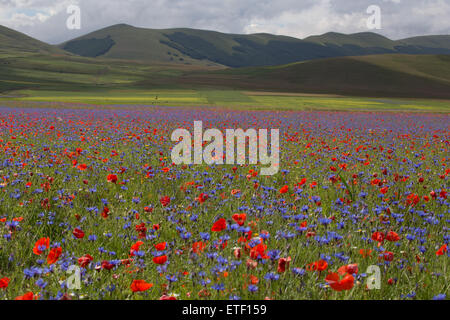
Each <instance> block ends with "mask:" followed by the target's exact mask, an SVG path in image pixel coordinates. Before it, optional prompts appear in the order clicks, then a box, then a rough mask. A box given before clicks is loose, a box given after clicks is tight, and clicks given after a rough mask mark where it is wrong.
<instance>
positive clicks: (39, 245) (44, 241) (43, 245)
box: [33, 237, 50, 255]
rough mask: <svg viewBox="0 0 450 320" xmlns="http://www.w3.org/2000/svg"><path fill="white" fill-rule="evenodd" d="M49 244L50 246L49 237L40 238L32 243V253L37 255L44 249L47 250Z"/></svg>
mask: <svg viewBox="0 0 450 320" xmlns="http://www.w3.org/2000/svg"><path fill="white" fill-rule="evenodd" d="M49 246H50V238H48V237H47V238H40V239H39V240H38V241H36V243H35V244H34V248H33V253H34V254H37V255H40V254H42V253H43V252H44V251H45V250H47V249H48V247H49Z"/></svg>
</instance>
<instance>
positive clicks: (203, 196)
mask: <svg viewBox="0 0 450 320" xmlns="http://www.w3.org/2000/svg"><path fill="white" fill-rule="evenodd" d="M208 198H209V196H208V195H207V194H206V193H203V192H202V193H200V195H199V196H198V198H197V201H198V202H200V203H203V202H205V201H206V200H208Z"/></svg>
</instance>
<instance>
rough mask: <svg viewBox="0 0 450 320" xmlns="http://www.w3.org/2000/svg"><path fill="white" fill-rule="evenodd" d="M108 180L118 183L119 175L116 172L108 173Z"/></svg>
mask: <svg viewBox="0 0 450 320" xmlns="http://www.w3.org/2000/svg"><path fill="white" fill-rule="evenodd" d="M106 180H107V181H108V182H112V183H116V182H117V176H116V175H115V174H108V176H107V177H106Z"/></svg>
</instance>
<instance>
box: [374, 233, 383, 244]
mask: <svg viewBox="0 0 450 320" xmlns="http://www.w3.org/2000/svg"><path fill="white" fill-rule="evenodd" d="M372 240H373V241H378V242H383V241H384V233H382V232H379V231H377V232H374V233H373V234H372Z"/></svg>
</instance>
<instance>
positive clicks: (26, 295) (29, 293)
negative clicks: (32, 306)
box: [14, 291, 34, 300]
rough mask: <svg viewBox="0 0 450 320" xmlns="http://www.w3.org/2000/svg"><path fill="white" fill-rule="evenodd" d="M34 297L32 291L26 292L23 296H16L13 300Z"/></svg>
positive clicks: (31, 298)
mask: <svg viewBox="0 0 450 320" xmlns="http://www.w3.org/2000/svg"><path fill="white" fill-rule="evenodd" d="M33 299H34V293H33V292H31V291H30V292H27V293H25V294H24V295H23V296H18V297H16V298H15V299H14V300H33Z"/></svg>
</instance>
